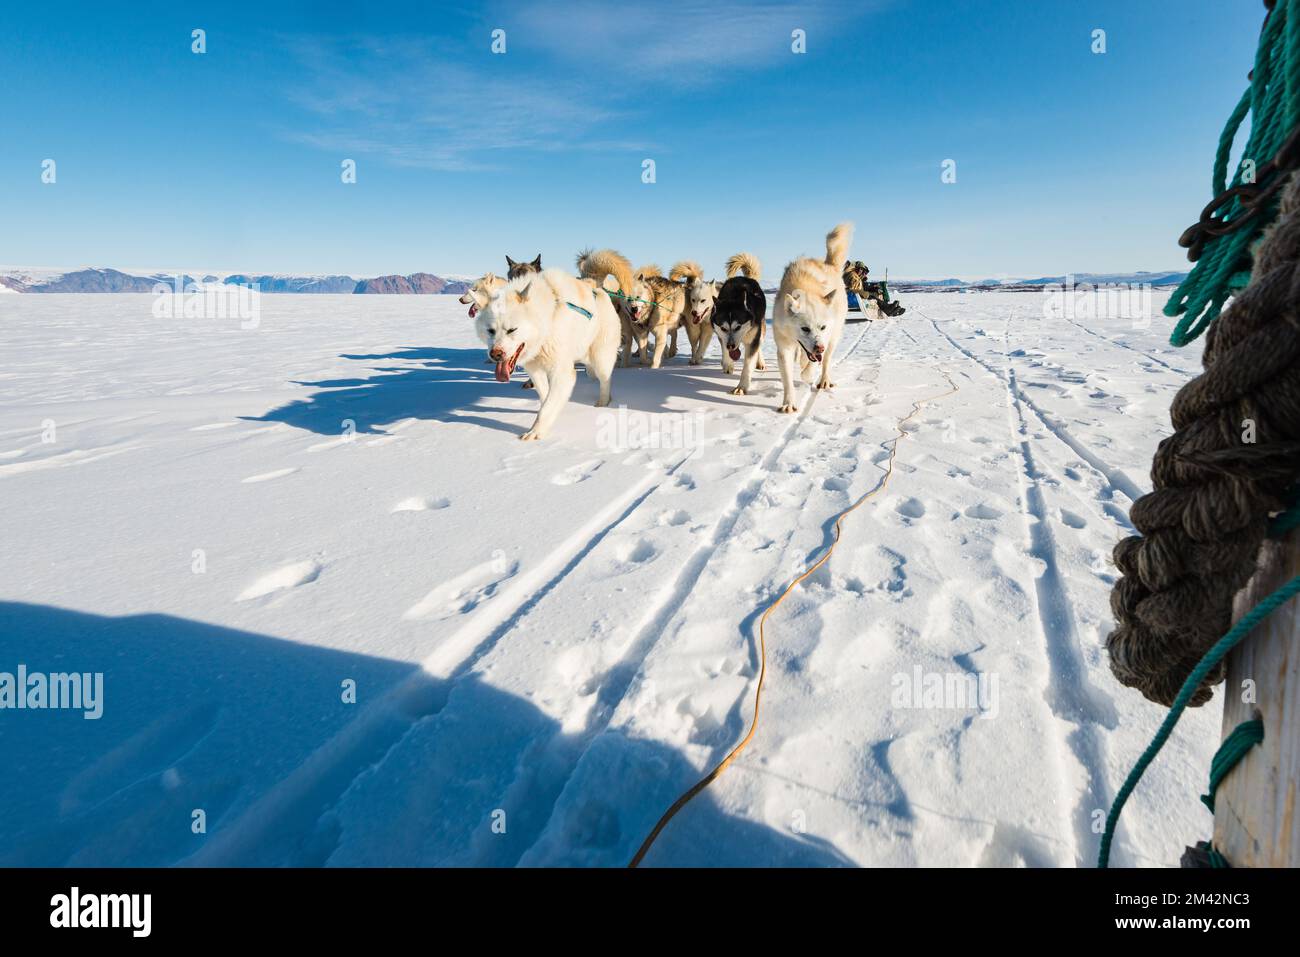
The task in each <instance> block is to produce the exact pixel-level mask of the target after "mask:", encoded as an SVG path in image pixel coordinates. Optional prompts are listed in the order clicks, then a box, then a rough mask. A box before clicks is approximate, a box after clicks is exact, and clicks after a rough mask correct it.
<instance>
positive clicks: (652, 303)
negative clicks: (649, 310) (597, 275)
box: [602, 289, 659, 306]
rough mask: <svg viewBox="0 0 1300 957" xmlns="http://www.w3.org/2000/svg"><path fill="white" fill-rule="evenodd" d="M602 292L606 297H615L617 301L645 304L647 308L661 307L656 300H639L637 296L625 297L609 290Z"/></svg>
mask: <svg viewBox="0 0 1300 957" xmlns="http://www.w3.org/2000/svg"><path fill="white" fill-rule="evenodd" d="M602 291H603V292H604V293H605V294H606V295H609V296H613V297H614V298H616V299H626V300H627V301H628V302H644V303H645V304H646V305H647V306H657V305H659V302H658V300H654V299H638V298H637V297H636V296H625V295H623V294H622V293H621V292H612V291H610V290H608V289H605V290H602Z"/></svg>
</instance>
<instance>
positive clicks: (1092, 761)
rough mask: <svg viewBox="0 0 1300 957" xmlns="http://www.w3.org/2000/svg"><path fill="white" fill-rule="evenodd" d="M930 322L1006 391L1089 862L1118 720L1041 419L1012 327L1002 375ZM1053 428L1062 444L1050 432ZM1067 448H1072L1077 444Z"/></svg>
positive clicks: (1078, 828)
mask: <svg viewBox="0 0 1300 957" xmlns="http://www.w3.org/2000/svg"><path fill="white" fill-rule="evenodd" d="M925 318H926V319H927V320H928V321H929V322H930V324H931V325H932V326H934V328H935V331H936V332H938V333H940V334H941V335H943V336H944V338H946V339H947V340H948V341H949V342H951V343H952V345H953V346H954V348H956V349H957V350H958V351H960V352H961V353H962V354H964V355H965V356H966V357H967V358H969V359H971V360H972V361H974V362H976V363H977V364H979V365H980V366H982V367H983V368H984V369H985V370H986V371H987V372H988V373H989V374H990V375H993V376H995V377H996V378H998V379H999V380H1001V382H1002V384H1003V387H1004V388H1005V389H1006V392H1007V418H1008V423H1007V425H1008V430H1009V432H1010V433H1011V440H1012V444H1013V445H1014V447H1015V448H1016V450H1017V452H1018V453H1019V456H1020V460H1021V470H1020V493H1021V494H1020V499H1021V501H1022V502H1023V513H1022V514H1023V517H1024V522H1025V530H1026V531H1025V533H1026V535H1027V537H1028V540H1029V552H1030V554H1031V555H1032V556H1033V557H1034V558H1036V559H1038V560H1040V561H1042V562H1043V564H1044V570H1043V572H1042V574H1041V575H1039V576H1038V577H1037V578H1036V579H1035V581H1034V592H1035V607H1036V610H1037V613H1038V622H1039V634H1040V638H1041V640H1042V645H1043V650H1044V654H1045V656H1046V660H1047V669H1048V684H1047V687H1046V688H1045V689H1044V690H1043V699H1044V701H1045V702H1046V703H1047V706H1048V708H1049V709H1050V711H1051V713H1052V715H1053V717H1055V718H1056V719H1057V721H1058V722H1064V723H1066V724H1068V725H1070V726H1071V730H1070V731H1069V732H1066V733H1062V731H1061V729H1060V728H1059V726H1058V728H1057V734H1058V736H1059V737H1060V738H1061V739H1062V740H1061V745H1062V747H1061V753H1069V754H1073V755H1074V757H1075V758H1076V759H1077V760H1078V761H1079V763H1080V765H1081V766H1082V767H1083V771H1084V774H1085V775H1086V776H1087V787H1086V788H1085V789H1084V790H1083V791H1082V792H1081V793H1080V795H1079V797H1078V799H1077V801H1076V802H1075V804H1074V807H1073V808H1071V810H1070V814H1069V822H1068V823H1069V824H1070V825H1071V829H1072V833H1073V838H1074V853H1075V858H1076V860H1077V861H1081V862H1082V861H1086V860H1088V859H1089V858H1090V856H1091V855H1092V854H1093V850H1094V849H1093V847H1092V842H1093V841H1094V840H1095V839H1096V835H1095V834H1093V833H1092V813H1093V811H1095V810H1096V809H1098V808H1102V809H1104V808H1106V807H1109V806H1110V789H1109V787H1108V785H1107V781H1106V776H1105V772H1104V767H1105V754H1104V747H1103V744H1102V742H1101V740H1100V738H1099V736H1098V734H1097V728H1098V727H1099V726H1100V727H1102V728H1108V729H1109V728H1113V727H1114V726H1115V725H1116V723H1117V721H1118V718H1117V716H1116V714H1115V710H1114V705H1113V704H1112V703H1111V702H1110V701H1109V700H1108V699H1107V698H1106V697H1105V696H1104V695H1102V694H1101V693H1100V692H1099V691H1098V690H1097V689H1096V688H1094V687H1093V686H1092V684H1091V682H1090V681H1089V680H1088V675H1087V667H1086V665H1085V663H1084V660H1083V655H1082V650H1081V648H1080V642H1079V636H1078V632H1077V630H1076V629H1075V622H1074V614H1073V610H1072V605H1071V602H1070V597H1069V593H1068V591H1067V589H1066V587H1065V583H1064V582H1063V581H1062V579H1061V574H1060V565H1059V562H1058V560H1057V553H1056V541H1055V538H1054V537H1053V535H1052V531H1051V523H1050V521H1049V516H1048V511H1047V506H1046V503H1045V500H1044V496H1043V488H1042V484H1041V481H1040V480H1041V478H1042V472H1041V470H1040V469H1039V467H1038V464H1037V460H1036V459H1035V456H1034V451H1033V447H1032V443H1031V441H1030V435H1029V421H1028V418H1027V417H1026V414H1025V409H1026V408H1029V409H1030V411H1032V412H1034V413H1035V414H1036V415H1038V418H1039V419H1040V421H1042V420H1043V416H1042V415H1041V413H1038V410H1037V409H1035V408H1033V406H1032V404H1031V403H1030V402H1029V401H1028V399H1027V398H1025V395H1024V391H1023V390H1022V389H1021V388H1020V387H1019V384H1018V382H1017V380H1016V372H1015V368H1014V367H1013V366H1012V363H1011V357H1010V355H1008V354H1007V353H1006V343H1007V339H1006V338H1005V336H1006V335H1008V334H1009V330H1010V323H1009V322H1008V329H1007V331H1006V333H1004V340H1003V343H1004V352H1003V358H1004V362H1005V363H1006V374H1005V375H999V374H998V373H997V372H996V371H995V370H994V369H992V368H990V367H989V365H988V364H987V363H985V362H983V361H982V360H980V359H979V358H977V357H976V356H974V355H972V354H971V353H970V352H968V351H967V350H966V349H963V348H962V347H961V346H960V345H958V344H957V343H956V342H955V341H954V340H953V339H952V337H951V336H949V335H948V334H947V333H945V332H943V330H942V329H940V328H939V327H938V325H937V324H936V323H935V321H934V320H933V319H930V317H929V316H925ZM1049 430H1050V431H1051V432H1052V433H1053V434H1054V435H1057V437H1058V438H1060V436H1059V434H1058V433H1057V432H1056V430H1054V429H1051V427H1050V426H1049ZM1066 444H1067V445H1069V446H1070V447H1071V448H1072V449H1073V448H1074V446H1073V444H1071V443H1069V442H1067V443H1066ZM1076 451H1077V450H1076ZM1090 464H1091V463H1090ZM1094 467H1095V466H1094ZM1099 471H1100V470H1099ZM1103 474H1104V473H1103ZM1064 790H1065V782H1063V781H1062V782H1061V785H1060V787H1059V788H1058V791H1064ZM1063 797H1064V795H1063Z"/></svg>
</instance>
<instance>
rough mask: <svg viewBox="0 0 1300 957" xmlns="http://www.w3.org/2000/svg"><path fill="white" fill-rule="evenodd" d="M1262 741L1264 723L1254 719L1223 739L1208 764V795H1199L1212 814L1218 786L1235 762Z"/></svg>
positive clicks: (1234, 729) (1237, 727) (1243, 723)
mask: <svg viewBox="0 0 1300 957" xmlns="http://www.w3.org/2000/svg"><path fill="white" fill-rule="evenodd" d="M1263 740H1264V721H1263V719H1262V718H1255V719H1253V720H1251V721H1243V722H1241V724H1239V725H1237V726H1236V727H1235V728H1233V729H1232V733H1231V734H1229V735H1228V736H1227V737H1226V738H1224V739H1223V743H1222V744H1220V745H1219V750H1218V751H1215V752H1214V760H1213V761H1211V762H1210V793H1209V794H1202V795H1201V803H1202V804H1204V805H1205V806H1206V807H1208V808H1209V809H1210V813H1211V814H1213V813H1214V795H1215V794H1216V793H1218V790H1219V785H1220V784H1221V783H1223V779H1224V778H1226V777H1227V776H1228V772H1229V771H1231V770H1232V769H1233V768H1235V767H1236V766H1237V762H1238V761H1240V760H1241V759H1242V758H1244V757H1245V756H1246V752H1247V751H1249V750H1250V749H1251V748H1253V747H1254V746H1255V745H1257V744H1259V743H1260V742H1261V741H1263Z"/></svg>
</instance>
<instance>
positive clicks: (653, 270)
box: [632, 263, 664, 281]
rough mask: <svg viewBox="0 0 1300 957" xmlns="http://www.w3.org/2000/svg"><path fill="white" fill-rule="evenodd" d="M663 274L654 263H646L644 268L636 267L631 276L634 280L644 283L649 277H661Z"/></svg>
mask: <svg viewBox="0 0 1300 957" xmlns="http://www.w3.org/2000/svg"><path fill="white" fill-rule="evenodd" d="M663 274H664V273H663V270H662V269H660V268H659V266H658V265H656V264H655V263H646V264H645V265H644V266H640V267H638V269H637V271H636V272H635V273H633V274H632V275H633V276H634V277H635V278H637V279H640V280H643V281H644V280H646V279H649V278H650V277H651V276H662V275H663Z"/></svg>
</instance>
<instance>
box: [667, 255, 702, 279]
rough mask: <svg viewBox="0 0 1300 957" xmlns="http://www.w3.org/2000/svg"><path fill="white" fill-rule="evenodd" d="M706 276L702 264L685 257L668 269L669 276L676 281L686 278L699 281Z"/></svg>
mask: <svg viewBox="0 0 1300 957" xmlns="http://www.w3.org/2000/svg"><path fill="white" fill-rule="evenodd" d="M703 277H704V270H703V269H701V268H700V264H699V263H697V262H695V261H694V260H692V259H683V260H682V261H681V262H679V263H677V264H675V265H674V266H673V268H672V269H670V270H668V278H669V279H672V280H673V281H675V282H681V281H682V280H683V279H685V280H686V281H687V282H699V281H700V279H702V278H703Z"/></svg>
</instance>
